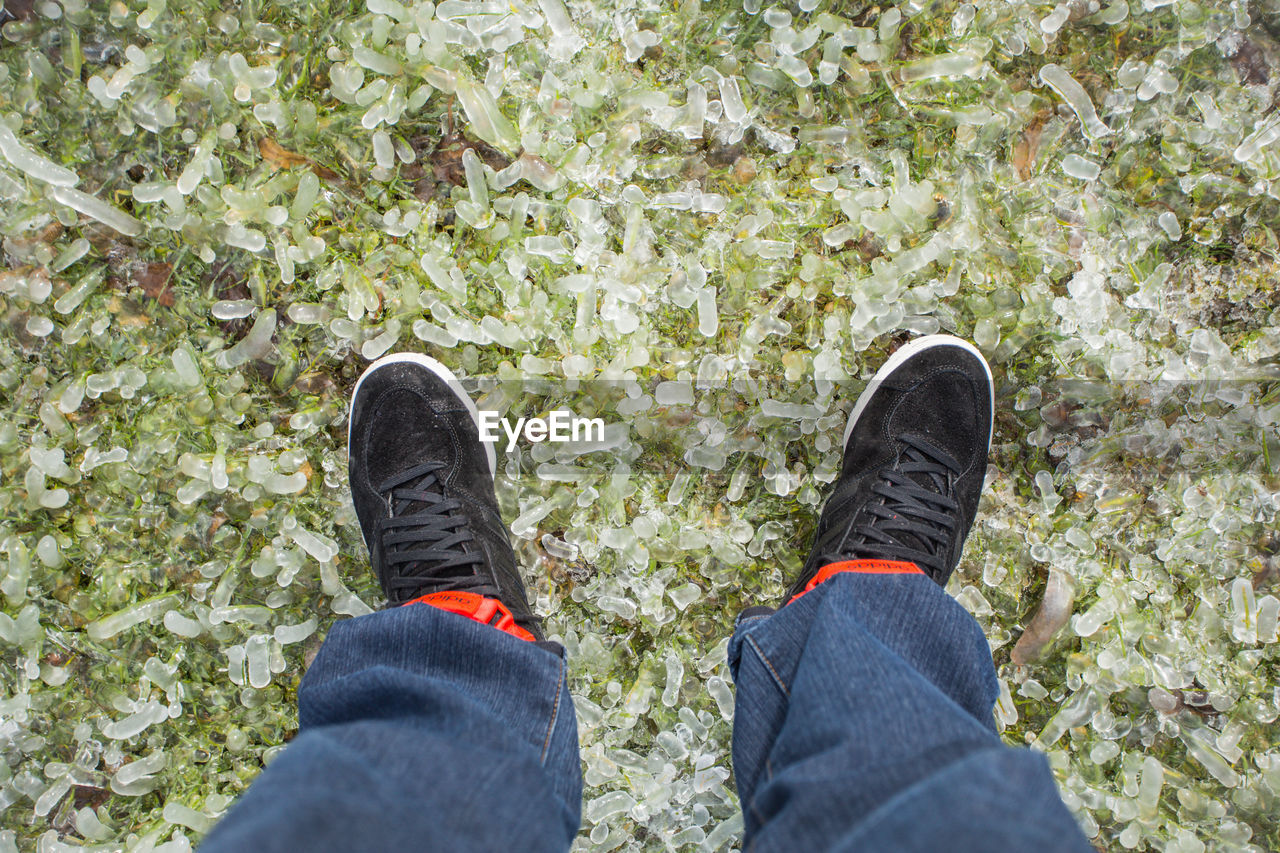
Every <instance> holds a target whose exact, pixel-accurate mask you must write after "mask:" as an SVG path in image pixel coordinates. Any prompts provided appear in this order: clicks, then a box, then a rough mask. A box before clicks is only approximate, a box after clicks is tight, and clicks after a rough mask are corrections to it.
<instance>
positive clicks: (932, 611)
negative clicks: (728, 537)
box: [729, 573, 1093, 853]
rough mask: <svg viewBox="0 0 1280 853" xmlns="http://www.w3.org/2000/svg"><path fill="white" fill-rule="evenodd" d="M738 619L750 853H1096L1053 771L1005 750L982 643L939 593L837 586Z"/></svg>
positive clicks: (736, 752)
mask: <svg viewBox="0 0 1280 853" xmlns="http://www.w3.org/2000/svg"><path fill="white" fill-rule="evenodd" d="M744 616H745V617H746V618H742V619H740V620H739V623H738V626H737V629H736V631H735V633H734V636H733V640H732V642H731V643H730V646H729V662H730V667H731V668H732V671H733V675H734V680H735V682H736V684H737V705H736V713H735V716H734V734H733V762H734V773H735V775H736V779H737V785H738V794H739V796H740V798H741V800H742V811H743V817H744V821H745V830H746V845H745V847H744V850H751V851H766V850H786V851H794V850H813V851H822V850H867V851H931V853H932V851H937V850H947V851H952V853H954V852H955V851H975V853H978V851H982V853H989V851H1005V850H1009V851H1014V850H1017V851H1022V850H1035V851H1037V853H1045V851H1080V853H1089V851H1092V849H1093V848H1092V847H1091V846H1090V845H1089V843H1088V842H1087V841H1086V840H1085V838H1084V835H1083V833H1082V832H1081V831H1080V829H1079V827H1078V826H1077V824H1076V822H1075V820H1074V819H1073V818H1072V816H1071V814H1070V812H1068V811H1067V809H1066V807H1065V806H1064V805H1063V803H1062V800H1061V799H1060V798H1059V796H1058V791H1057V786H1056V784H1055V782H1054V780H1053V776H1052V775H1051V773H1050V770H1049V765H1048V762H1047V761H1046V760H1045V759H1044V757H1043V756H1042V755H1039V754H1037V753H1034V752H1031V751H1030V750H1026V749H1014V748H1011V747H1008V746H1005V745H1004V744H1003V743H1002V742H1001V740H1000V738H999V737H998V736H997V734H996V730H995V727H994V723H993V720H992V709H993V707H994V705H995V700H996V697H997V693H998V686H997V681H996V675H995V668H994V666H993V665H992V661H991V653H990V650H989V648H988V646H987V642H986V639H985V638H984V636H983V634H982V629H981V628H980V627H979V626H978V624H977V622H976V621H975V620H974V619H973V617H972V616H970V615H969V614H968V613H967V612H966V611H965V610H964V608H963V607H961V606H960V605H959V604H957V603H956V602H955V600H954V599H952V598H951V597H950V596H949V595H947V594H946V592H945V591H943V590H942V589H941V588H940V587H939V586H938V585H937V584H935V583H934V582H933V581H931V580H930V579H929V578H927V577H925V576H923V575H906V574H904V575H873V574H853V573H843V574H838V575H836V576H835V577H833V578H831V579H830V580H828V581H826V582H825V583H823V584H821V585H819V586H818V587H816V588H815V589H813V590H812V591H810V592H809V593H807V594H806V595H805V596H803V597H802V598H800V599H799V600H798V601H795V602H794V603H792V604H788V605H787V606H785V607H783V608H782V609H780V610H778V611H777V612H776V613H773V614H771V615H760V616H750V615H749V612H748V614H744Z"/></svg>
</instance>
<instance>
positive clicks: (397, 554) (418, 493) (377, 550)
mask: <svg viewBox="0 0 1280 853" xmlns="http://www.w3.org/2000/svg"><path fill="white" fill-rule="evenodd" d="M479 422H480V415H479V413H478V412H477V410H476V405H475V403H474V402H473V401H472V400H471V398H470V397H469V396H468V395H467V393H466V391H464V390H463V388H462V385H461V383H459V382H458V379H457V377H456V376H454V375H453V374H452V373H450V372H449V369H448V368H446V367H445V366H444V365H443V364H441V363H440V362H438V361H436V360H435V359H433V358H430V357H428V356H425V355H418V354H416V353H399V354H396V355H389V356H384V357H383V358H380V359H378V360H377V361H376V362H374V363H373V364H371V365H370V366H369V368H368V369H367V370H365V372H364V373H363V374H362V375H361V377H360V381H359V382H357V383H356V387H355V391H353V392H352V394H351V422H350V424H349V426H348V428H347V442H348V446H349V451H348V469H347V470H348V473H349V475H350V479H351V497H352V500H353V501H354V503H355V507H356V515H357V517H358V518H359V519H360V530H361V532H362V533H363V534H364V543H365V546H366V547H368V549H369V556H370V561H371V562H372V564H373V570H374V571H375V572H376V573H377V575H378V581H379V582H380V583H381V584H382V591H383V592H384V593H385V594H386V596H387V604H388V606H398V605H401V604H407V603H409V602H413V601H419V600H421V601H424V602H425V603H428V604H433V605H435V606H437V607H441V608H443V609H445V610H450V611H452V612H455V613H461V614H462V615H465V616H468V617H470V618H473V619H476V620H477V621H480V622H485V623H487V624H491V625H494V626H495V627H498V628H500V629H502V630H504V631H507V632H508V633H511V634H514V635H515V636H518V637H521V638H522V639H530V640H542V639H543V637H542V632H541V630H540V628H539V625H538V618H537V617H536V616H534V615H533V612H532V611H531V610H530V608H529V602H528V600H527V598H526V597H525V588H524V582H523V581H522V580H521V578H520V572H519V570H518V569H517V568H516V560H515V553H514V552H513V551H512V550H511V542H510V540H509V539H508V538H507V527H506V525H505V524H504V523H503V521H502V516H501V514H500V513H499V511H498V502H497V498H496V496H495V495H494V490H493V474H494V471H495V469H496V464H495V455H494V450H493V445H491V444H485V443H482V442H481V441H480V428H479Z"/></svg>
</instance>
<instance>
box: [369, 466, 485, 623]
mask: <svg viewBox="0 0 1280 853" xmlns="http://www.w3.org/2000/svg"><path fill="white" fill-rule="evenodd" d="M443 467H444V463H443V462H426V463H423V464H422V465H417V466H415V467H413V468H409V469H407V470H405V471H401V472H400V473H399V474H396V475H395V476H393V477H391V478H390V479H388V480H387V481H386V482H385V483H383V484H382V485H381V486H379V487H378V491H379V492H380V493H383V494H386V493H387V492H390V498H391V518H384V519H380V520H379V521H378V530H379V533H380V534H381V535H382V545H383V549H384V554H385V558H386V562H387V567H388V569H391V568H393V567H395V566H403V567H404V568H403V569H401V570H400V571H398V572H391V574H392V577H391V579H390V581H389V584H388V586H389V587H390V599H391V603H392V604H400V603H403V602H405V601H408V600H411V599H413V598H416V597H417V596H419V595H425V594H427V593H431V592H444V591H446V590H462V591H465V592H474V593H477V594H478V595H484V596H488V597H491V598H497V597H498V590H497V588H496V587H494V586H493V584H492V583H490V582H489V581H488V580H487V579H486V578H485V577H484V576H483V575H478V574H476V573H475V571H474V569H473V568H472V567H474V566H477V565H481V564H483V563H484V556H483V555H482V554H481V553H480V552H479V551H478V550H471V551H468V550H466V549H464V548H463V545H464V543H467V542H470V541H472V540H473V539H474V538H475V536H474V535H472V533H471V531H470V529H468V527H467V523H468V518H467V515H466V513H463V512H459V511H458V510H460V509H462V502H461V501H459V500H457V499H456V498H446V497H445V496H444V489H443V487H442V484H441V482H440V478H439V475H438V472H439V470H440V469H441V468H443Z"/></svg>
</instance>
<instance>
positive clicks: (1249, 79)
mask: <svg viewBox="0 0 1280 853" xmlns="http://www.w3.org/2000/svg"><path fill="white" fill-rule="evenodd" d="M1230 61H1231V67H1232V68H1234V69H1235V70H1236V74H1237V75H1238V76H1239V77H1240V82H1241V83H1243V84H1245V85H1246V86H1252V85H1266V82H1267V81H1268V80H1269V79H1270V78H1271V75H1270V73H1269V72H1268V70H1267V55H1266V54H1265V53H1264V52H1263V51H1262V49H1261V48H1259V47H1258V46H1257V45H1256V44H1254V43H1253V42H1252V41H1250V40H1249V39H1245V40H1244V41H1242V42H1241V43H1240V47H1239V48H1238V49H1237V50H1236V52H1235V53H1234V54H1233V55H1232V56H1231V60H1230Z"/></svg>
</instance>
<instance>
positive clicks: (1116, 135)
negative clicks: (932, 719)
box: [0, 0, 1280, 853]
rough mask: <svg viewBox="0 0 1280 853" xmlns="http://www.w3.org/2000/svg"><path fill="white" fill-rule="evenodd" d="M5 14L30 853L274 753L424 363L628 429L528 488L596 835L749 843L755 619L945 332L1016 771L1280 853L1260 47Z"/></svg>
mask: <svg viewBox="0 0 1280 853" xmlns="http://www.w3.org/2000/svg"><path fill="white" fill-rule="evenodd" d="M5 6H6V9H7V12H4V13H0V20H5V21H7V23H4V24H3V29H2V30H0V233H2V234H3V254H2V255H0V313H2V314H3V318H4V323H3V327H0V401H2V402H3V406H4V411H5V414H4V419H3V422H2V423H0V553H3V557H0V592H2V593H3V598H2V604H3V609H2V612H0V654H2V655H3V661H4V662H3V666H0V684H2V685H3V686H2V689H0V813H2V814H3V817H2V818H0V826H3V827H4V828H3V829H2V830H0V851H5V850H15V849H23V850H30V849H37V850H40V851H48V852H49V853H53V851H63V850H76V849H81V848H82V847H83V848H86V849H94V850H103V851H106V850H121V849H126V850H137V851H167V853H178V851H184V850H187V849H189V847H190V846H192V845H193V844H194V843H195V842H196V841H198V839H199V837H200V836H201V835H202V834H203V833H204V832H205V831H206V830H207V829H208V827H209V826H210V825H211V824H212V823H213V821H214V820H215V819H216V818H217V816H218V815H219V814H221V813H222V812H223V811H224V810H225V808H226V807H227V805H228V804H229V803H230V802H231V801H232V800H233V799H234V798H235V797H236V796H237V795H238V794H239V793H241V792H242V791H243V790H244V789H245V787H246V786H247V785H248V784H249V783H250V782H251V781H252V779H253V777H254V776H255V775H256V774H257V773H258V771H259V770H260V769H261V767H262V765H263V763H264V762H267V761H270V760H271V758H272V757H273V755H275V754H276V753H277V752H278V751H279V750H280V749H281V748H282V744H284V742H285V741H286V739H287V738H288V737H289V736H290V735H291V734H292V732H293V731H294V730H295V728H296V713H295V710H294V705H293V702H294V693H295V689H296V686H297V683H298V679H299V677H300V676H301V673H302V671H303V669H304V666H305V661H306V660H307V659H308V657H309V656H310V654H312V653H313V652H314V649H315V648H316V646H317V645H318V642H319V640H320V638H321V637H322V636H323V634H324V632H325V631H326V630H327V629H328V627H329V626H330V625H331V624H332V622H333V620H335V619H337V618H344V617H346V616H351V615H355V614H359V613H364V612H367V611H368V610H369V609H370V608H371V607H376V606H378V604H379V602H378V590H377V586H376V583H375V582H374V580H373V579H372V578H371V577H370V575H369V574H368V571H367V565H366V560H365V557H364V555H363V553H362V548H361V544H360V534H359V531H358V529H357V527H356V525H355V524H354V516H353V511H352V509H351V507H350V501H349V497H348V494H347V492H346V486H345V472H346V466H345V440H346V421H345V406H346V398H347V394H348V393H349V390H350V386H351V384H352V383H353V381H354V377H356V376H357V375H358V374H359V372H360V370H362V369H363V367H364V366H365V365H366V364H367V363H368V362H369V360H371V359H373V358H376V357H378V356H379V355H381V354H383V353H386V352H389V351H393V350H395V349H398V348H399V349H415V350H420V351H425V352H429V353H431V354H433V355H435V356H436V357H438V358H440V359H442V360H444V361H445V362H446V363H447V364H448V365H449V366H450V367H452V368H454V369H455V370H457V371H459V372H460V373H465V374H467V375H468V376H469V377H472V379H471V380H470V382H471V384H472V387H473V388H475V389H476V391H477V393H478V394H480V395H482V396H483V397H484V398H485V399H486V401H487V402H486V405H487V406H488V407H489V408H494V409H498V410H501V411H507V412H510V413H512V414H513V415H517V414H526V415H530V414H538V413H541V412H544V411H546V410H547V409H550V408H555V407H557V406H558V407H563V408H572V409H573V410H574V411H576V412H578V413H580V414H587V415H591V416H600V417H602V418H604V419H605V420H606V422H608V423H609V424H610V425H611V426H610V427H609V430H608V432H607V435H606V438H605V440H604V441H602V442H600V443H599V444H598V445H596V446H594V447H576V448H574V447H564V446H560V447H555V446H552V445H549V444H540V445H522V446H520V447H519V448H518V450H517V451H516V452H515V453H513V454H511V455H508V456H505V457H501V460H502V462H501V471H500V478H499V484H498V485H499V493H500V499H501V501H502V503H503V506H504V509H505V510H506V512H507V517H508V518H509V519H511V520H512V533H513V536H514V537H515V539H516V541H517V542H518V554H519V556H520V558H521V560H522V563H523V565H524V567H525V571H526V577H527V579H528V581H529V583H530V586H531V590H532V594H533V596H534V597H535V598H536V599H537V604H538V607H539V608H540V609H541V610H542V611H543V612H545V613H548V614H550V619H549V629H550V631H551V632H552V633H553V634H555V635H556V636H558V637H559V638H561V639H562V640H563V641H564V642H565V644H566V645H567V646H568V647H569V649H570V651H571V654H572V660H573V667H574V670H573V671H574V675H573V692H574V700H575V703H576V705H577V709H578V718H579V725H580V729H581V736H582V747H583V758H584V762H585V764H584V769H585V773H586V781H587V791H586V795H585V803H584V825H583V831H582V837H581V839H580V844H579V846H580V848H581V849H583V850H588V849H589V850H602V851H603V850H614V849H621V850H663V849H676V850H717V849H728V848H730V847H734V846H736V845H737V843H738V841H739V839H740V827H741V818H740V815H739V812H738V807H737V804H736V802H735V797H734V795H733V788H732V779H731V777H730V775H729V760H728V752H729V736H730V722H729V720H730V718H731V716H732V688H731V685H730V683H729V681H728V672H727V669H726V666H725V663H724V649H725V642H726V638H727V634H728V629H729V625H730V624H731V620H732V617H733V615H734V614H735V613H736V612H737V610H738V609H739V608H740V607H741V606H743V605H744V604H746V603H752V602H757V601H762V600H763V601H768V600H772V599H773V598H775V597H776V596H777V595H779V594H780V592H781V590H782V589H783V585H784V578H785V577H787V576H788V575H789V573H791V572H792V571H794V569H795V568H796V567H797V566H798V564H799V563H800V562H801V561H802V560H803V557H804V551H805V547H806V545H807V542H808V537H809V535H810V533H811V531H812V529H813V525H814V521H815V513H816V509H817V507H818V505H819V504H820V502H821V499H822V495H823V489H824V487H825V485H826V484H827V483H829V482H830V481H831V480H832V478H833V476H834V473H835V470H836V468H837V465H838V461H839V459H838V454H839V451H838V448H837V446H836V445H838V443H839V440H840V434H841V430H842V428H843V426H844V419H845V414H846V412H847V411H848V408H849V405H850V403H851V401H852V399H853V397H854V395H856V393H857V390H858V388H859V387H860V384H861V380H865V378H866V377H867V376H869V375H870V373H871V372H872V371H874V369H875V368H876V367H877V366H878V365H879V364H880V363H881V361H882V360H883V358H884V356H885V354H886V353H887V352H888V351H890V350H891V349H892V348H893V347H894V346H896V345H898V344H899V343H901V342H902V341H903V340H906V339H907V338H908V337H909V336H911V335H914V334H922V333H931V332H936V331H949V332H953V333H955V334H959V335H962V336H965V337H968V338H971V339H973V340H975V341H976V342H977V344H978V345H979V346H980V347H981V348H982V350H983V351H984V353H985V354H986V355H987V357H988V359H989V360H990V362H991V363H992V366H993V369H994V372H995V375H996V379H997V384H998V388H999V395H1000V402H999V414H998V418H997V423H996V430H995V445H994V448H993V452H992V457H991V462H992V464H991V468H990V472H989V477H988V491H987V496H986V498H985V500H984V502H983V505H982V509H981V513H980V518H979V522H978V525H977V526H976V528H975V530H974V533H973V536H972V537H971V539H970V544H969V547H968V549H967V550H966V556H965V559H964V561H963V562H962V564H961V567H960V570H959V571H958V572H957V574H956V576H955V578H954V579H953V581H952V584H951V590H952V591H953V592H954V593H955V594H956V595H957V597H958V598H959V599H960V601H961V602H963V603H964V605H965V606H966V607H968V608H969V609H970V610H971V611H972V612H973V613H974V615H975V616H977V617H978V619H979V620H980V621H981V622H982V624H983V626H984V628H985V629H986V631H987V635H988V636H989V638H990V640H991V646H992V649H993V653H994V656H995V659H996V663H997V666H998V668H999V674H1000V678H1001V684H1002V686H1003V688H1004V692H1003V695H1002V699H1001V701H1000V703H999V706H998V708H997V716H998V719H999V722H1000V724H1001V726H1002V727H1003V731H1004V736H1005V738H1006V739H1007V740H1008V741H1009V742H1011V743H1018V744H1021V743H1031V744H1033V746H1034V747H1035V748H1038V749H1042V750H1045V751H1046V752H1047V753H1048V755H1049V757H1050V760H1051V762H1052V764H1053V767H1054V769H1055V772H1056V773H1057V775H1058V779H1059V781H1060V782H1061V784H1062V787H1063V793H1064V797H1065V798H1066V800H1067V802H1068V804H1069V805H1070V806H1071V808H1072V809H1073V810H1074V811H1075V813H1076V814H1077V816H1078V817H1079V820H1080V822H1081V823H1082V825H1083V826H1084V827H1085V828H1086V830H1087V831H1088V832H1089V833H1090V834H1091V836H1092V837H1093V838H1094V841H1095V843H1096V844H1097V846H1098V847H1099V848H1100V849H1107V850H1124V849H1136V850H1164V851H1169V852H1170V853H1174V852H1175V851H1176V853H1194V851H1200V850H1204V849H1212V850H1257V851H1262V850H1274V849H1277V848H1280V822H1278V821H1277V820H1276V815H1277V814H1280V802H1278V800H1280V746H1278V745H1277V743H1276V740H1277V739H1276V737H1275V731H1276V723H1275V721H1276V718H1277V715H1280V687H1277V681H1278V680H1277V677H1276V676H1277V670H1278V669H1280V666H1278V663H1277V661H1278V655H1277V628H1276V624H1277V607H1278V605H1280V602H1278V601H1277V598H1276V589H1277V579H1278V578H1280V568H1278V566H1277V561H1276V557H1275V553H1276V552H1277V550H1280V539H1278V538H1277V534H1276V532H1275V527H1276V515H1277V508H1278V506H1280V495H1278V493H1277V491H1278V489H1280V473H1278V471H1277V469H1278V468H1280V438H1278V437H1277V423H1280V391H1278V390H1277V386H1276V384H1275V376H1276V362H1277V354H1280V331H1277V327H1278V326H1280V313H1278V312H1277V308H1280V294H1278V291H1277V281H1278V277H1277V273H1278V272H1280V269H1278V266H1280V264H1278V261H1277V257H1278V255H1280V241H1278V238H1277V231H1276V229H1277V227H1278V224H1280V144H1278V143H1280V111H1278V110H1277V109H1276V104H1277V89H1278V83H1277V77H1278V75H1280V46H1278V41H1277V39H1278V38H1280V11H1277V7H1276V5H1275V3H1274V2H1269V0H1260V2H1257V3H1254V4H1248V5H1246V4H1244V3H1241V2H1238V0H1237V2H1229V3H1228V2H1219V3H1199V2H1195V0H1141V2H1136V1H1135V2H1126V0H1109V2H1106V3H1105V4H1099V2H1097V0H1073V2H1064V3H1060V4H1059V5H1057V6H1051V5H1049V4H1048V3H1030V2H1025V1H1024V0H982V1H981V2H978V3H968V2H965V3H957V2H954V0H950V2H941V3H934V4H925V3H922V2H919V0H906V2H903V3H902V4H900V5H898V6H883V7H882V6H876V5H872V4H869V3H868V4H844V3H833V2H829V0H801V2H800V3H799V5H783V6H778V5H775V6H770V7H768V8H762V7H761V3H760V0H745V2H743V3H737V2H732V0H731V1H730V2H701V1H700V0H681V2H679V3H666V2H631V1H630V0H622V2H619V3H616V4H607V3H593V2H577V0H537V2H526V0H508V2H501V3H499V2H487V0H444V2H441V3H440V4H439V5H438V6H437V5H433V4H431V3H419V4H407V5H402V4H401V3H399V2H396V0H367V3H362V2H355V3H340V2H332V3H326V2H323V0H321V2H315V3H290V2H272V3H266V2H255V0H245V1H244V2H242V3H240V4H238V5H229V4H220V3H175V2H167V0H149V2H148V3H145V4H144V3H139V2H131V3H125V2H121V0H115V2H112V3H110V4H106V3H100V4H92V6H90V4H88V3H86V2H85V0H61V2H58V0H36V2H32V0H21V2H13V0H8V2H6V4H5Z"/></svg>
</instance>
